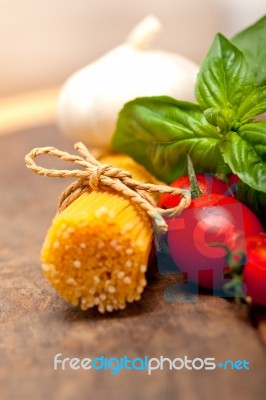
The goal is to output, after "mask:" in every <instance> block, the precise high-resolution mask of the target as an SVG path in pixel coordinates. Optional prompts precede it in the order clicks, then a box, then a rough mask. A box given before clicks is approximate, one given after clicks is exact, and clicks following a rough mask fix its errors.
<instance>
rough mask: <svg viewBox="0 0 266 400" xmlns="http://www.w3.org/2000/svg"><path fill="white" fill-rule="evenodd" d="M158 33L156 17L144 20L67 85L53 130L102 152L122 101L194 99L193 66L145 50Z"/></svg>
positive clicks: (195, 69) (163, 53)
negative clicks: (155, 97)
mask: <svg viewBox="0 0 266 400" xmlns="http://www.w3.org/2000/svg"><path fill="white" fill-rule="evenodd" d="M160 29H161V24H160V22H159V20H158V19H157V18H155V17H153V16H149V17H146V18H145V19H144V20H143V21H142V22H141V23H140V24H139V25H138V26H137V27H136V28H135V29H134V30H133V32H132V33H131V34H130V35H129V37H128V39H127V40H126V42H125V43H124V44H122V45H120V46H118V47H116V48H114V49H113V50H111V51H109V52H108V53H106V54H105V55H104V56H102V57H101V58H99V59H98V60H96V61H94V62H93V63H91V64H89V65H88V66H86V67H84V68H82V69H81V70H79V71H77V72H76V73H74V74H73V75H72V76H71V77H70V78H69V79H68V80H67V81H66V83H65V84H64V86H63V88H62V90H61V93H60V96H59V102H58V126H59V129H60V130H61V131H62V132H63V133H64V134H65V135H66V136H68V137H69V138H71V139H72V140H74V141H77V140H81V141H83V142H84V143H85V144H86V145H87V146H88V147H90V148H93V147H94V148H95V147H96V148H97V147H98V148H102V149H104V148H105V149H106V148H108V147H109V146H110V142H111V137H112V134H113V131H114V128H115V123H116V119H117V114H118V112H119V111H120V109H121V108H122V107H123V105H124V103H126V102H127V101H130V100H132V99H134V98H136V97H141V96H154V95H168V96H172V97H174V98H178V99H181V100H193V99H194V85H195V81H196V75H197V72H198V69H199V67H198V65H196V64H195V63H194V62H192V61H190V60H188V59H187V58H185V57H183V56H181V55H177V54H173V53H169V52H166V51H161V50H147V48H148V47H149V44H150V42H151V41H152V40H153V38H154V37H155V36H156V34H157V33H158V32H159V31H160Z"/></svg>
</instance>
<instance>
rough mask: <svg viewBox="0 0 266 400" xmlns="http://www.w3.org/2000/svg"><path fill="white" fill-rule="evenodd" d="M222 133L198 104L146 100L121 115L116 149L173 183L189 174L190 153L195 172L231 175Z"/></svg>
mask: <svg viewBox="0 0 266 400" xmlns="http://www.w3.org/2000/svg"><path fill="white" fill-rule="evenodd" d="M221 136H222V135H221V133H220V132H218V131H217V129H216V128H215V127H214V126H212V125H211V124H209V123H208V122H207V121H206V119H205V117H204V115H203V113H202V111H201V109H200V107H199V106H198V105H196V104H193V103H189V102H185V101H178V100H175V99H172V98H171V97H166V96H162V97H144V98H138V99H136V100H133V101H131V102H129V103H127V104H126V105H125V106H124V108H123V109H122V111H121V112H120V114H119V118H118V122H117V127H116V131H115V133H114V136H113V142H112V145H113V147H114V148H115V149H116V150H118V151H120V152H122V153H126V154H128V155H129V156H131V157H132V158H134V159H135V160H136V161H138V162H139V163H140V164H142V165H144V166H145V167H146V168H147V169H148V170H149V171H150V172H151V173H153V174H154V175H155V176H156V177H157V178H159V179H161V180H163V181H165V182H167V183H170V182H172V181H173V180H174V179H175V178H177V177H179V176H182V175H184V174H186V172H187V161H186V154H187V153H189V154H190V157H191V159H192V161H193V164H194V168H195V170H196V172H207V171H210V172H216V171H221V172H226V171H227V172H228V171H229V169H228V166H227V165H225V164H224V162H223V158H222V156H221V153H220V150H219V144H218V143H219V139H220V138H221Z"/></svg>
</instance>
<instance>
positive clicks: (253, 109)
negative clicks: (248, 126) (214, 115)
mask: <svg viewBox="0 0 266 400" xmlns="http://www.w3.org/2000/svg"><path fill="white" fill-rule="evenodd" d="M265 111H266V86H262V87H259V88H257V89H255V90H254V91H253V92H251V93H250V94H249V95H248V96H247V97H246V98H245V100H244V101H243V103H242V104H241V106H240V107H239V110H238V113H237V119H239V120H240V123H241V124H245V123H247V122H250V121H251V120H252V118H253V117H255V116H256V115H260V114H262V113H264V112H265Z"/></svg>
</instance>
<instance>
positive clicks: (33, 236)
mask: <svg viewBox="0 0 266 400" xmlns="http://www.w3.org/2000/svg"><path fill="white" fill-rule="evenodd" d="M47 145H49V146H50V145H52V146H59V147H60V148H62V149H68V150H71V151H72V149H71V146H70V145H69V144H67V143H66V142H65V140H63V139H62V138H61V137H60V136H59V135H58V133H57V131H56V129H55V128H53V127H47V128H40V129H37V130H35V131H29V132H20V133H18V134H13V135H10V136H5V137H2V138H0V165H1V168H0V190H1V197H0V226H1V230H0V246H1V247H0V266H1V268H0V274H1V275H0V314H1V322H0V399H1V400H24V399H27V400H48V399H49V400H53V399H56V400H57V399H58V400H61V399H62V400H72V399H92V398H95V399H117V398H124V399H129V400H131V399H156V400H157V399H158V400H163V399H170V400H171V399H182V400H183V399H185V400H186V399H189V400H194V399H200V400H201V399H202V400H209V399H217V400H220V399H221V400H224V399H228V398H229V399H241V400H245V399H256V400H262V399H265V389H266V386H265V383H266V370H265V368H266V353H265V343H266V313H265V310H263V309H257V310H253V312H252V315H251V318H248V316H247V315H246V314H245V313H243V312H242V313H241V312H239V311H238V310H237V309H236V308H235V306H234V304H233V303H230V302H229V301H227V300H224V299H221V298H215V297H213V296H211V295H209V294H201V295H200V297H199V301H197V302H195V303H189V302H187V303H180V302H167V301H165V300H164V291H165V289H166V288H167V287H169V286H170V285H174V284H175V283H176V281H177V276H176V275H175V274H173V275H164V276H163V275H160V274H159V273H158V272H157V271H156V268H153V269H152V271H151V272H150V274H149V284H148V287H147V288H146V290H145V293H144V295H143V298H142V300H141V301H140V302H138V303H135V304H131V305H130V306H128V308H127V309H126V310H124V311H119V312H115V313H113V314H112V315H109V314H108V315H100V314H99V313H98V312H97V311H95V310H90V311H87V312H81V311H78V310H76V309H74V308H72V307H70V306H69V305H68V304H66V303H65V302H64V301H63V300H62V299H60V298H59V297H58V296H57V294H56V293H55V292H54V291H53V289H51V288H50V286H49V284H48V283H47V281H46V280H45V279H44V278H43V276H42V273H41V269H40V262H39V252H40V247H41V244H42V240H43V237H44V235H45V232H46V230H47V228H48V227H49V224H50V221H51V218H52V216H53V214H54V212H55V206H56V202H57V198H58V196H59V194H60V192H61V191H62V190H63V189H64V187H65V186H66V184H68V183H69V182H66V181H64V180H63V179H61V180H60V179H51V178H44V177H37V176H35V175H34V174H33V173H31V172H30V171H28V170H26V168H25V165H24V155H25V154H26V152H28V151H29V150H30V149H31V148H33V147H38V146H47ZM44 163H46V165H48V164H47V162H46V161H44ZM53 165H56V162H54V161H53ZM56 353H62V354H63V356H64V357H80V358H83V357H90V358H92V357H97V356H99V355H105V356H107V357H121V356H123V355H127V356H128V357H143V356H144V355H148V356H150V357H159V356H160V355H163V356H164V357H169V358H172V359H173V358H175V357H183V356H184V355H187V356H189V357H192V358H194V357H202V358H205V357H215V358H216V361H225V360H226V359H233V360H237V359H246V360H248V361H249V362H250V366H251V369H250V371H236V370H235V371H230V370H229V371H224V370H222V369H219V368H217V369H215V370H214V371H209V372H208V371H202V370H201V371H188V370H181V371H175V370H172V371H169V370H167V369H164V370H163V371H161V370H160V371H155V372H154V373H153V374H152V375H151V376H148V375H147V372H146V371H121V372H119V374H118V375H112V374H111V371H92V370H90V371H82V372H81V371H80V370H79V371H72V370H65V371H54V370H53V357H54V355H55V354H56Z"/></svg>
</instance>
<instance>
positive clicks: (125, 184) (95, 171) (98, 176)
mask: <svg viewBox="0 0 266 400" xmlns="http://www.w3.org/2000/svg"><path fill="white" fill-rule="evenodd" d="M74 148H75V149H76V150H77V151H78V153H79V154H80V156H78V155H71V154H69V153H67V152H64V151H61V150H58V149H56V148H55V147H40V148H35V149H33V150H31V151H30V152H29V153H28V154H27V155H26V156H25V161H26V166H27V168H29V169H31V170H32V171H34V172H35V173H36V174H38V175H43V176H50V177H60V178H77V179H78V180H77V181H75V182H74V183H72V184H71V185H69V186H68V187H67V188H66V189H65V190H64V192H63V193H62V195H61V197H60V200H59V205H58V212H61V211H62V210H64V209H65V208H66V207H67V206H68V205H69V204H71V203H72V202H73V201H74V200H76V199H77V198H78V197H79V196H80V195H81V194H82V193H84V192H86V191H88V188H90V189H92V190H99V189H102V190H110V189H112V190H114V191H115V192H117V193H121V194H122V195H123V196H125V197H127V198H128V199H130V201H131V202H132V203H134V204H136V205H138V206H139V207H140V208H141V209H142V210H144V211H145V212H146V213H147V214H148V215H149V216H150V217H151V218H152V221H153V222H154V227H155V233H157V234H163V233H166V232H167V229H168V227H167V223H166V221H165V220H164V218H163V217H174V216H176V215H178V214H180V213H181V211H183V210H184V209H186V208H187V207H189V205H190V203H191V193H190V191H188V190H186V189H180V188H173V187H170V186H165V185H155V184H151V183H142V182H139V181H137V180H135V179H133V178H132V174H131V173H130V172H127V171H124V170H122V169H120V168H115V167H112V166H111V165H107V164H102V163H101V162H99V161H98V160H96V159H95V158H94V157H93V156H92V154H91V153H90V152H89V150H88V149H87V148H86V146H85V145H84V144H83V143H81V142H79V143H76V144H75V145H74ZM41 155H49V156H53V157H57V158H60V159H61V160H63V161H68V162H72V163H73V164H75V165H77V166H79V167H82V168H83V170H82V169H73V170H59V169H48V168H43V167H41V166H39V165H37V164H36V163H35V162H34V159H35V158H37V157H39V156H41ZM150 193H162V194H163V193H168V194H174V195H180V197H181V200H180V203H179V204H178V206H177V207H174V208H169V209H162V208H159V207H157V206H156V203H155V201H154V200H153V198H152V197H151V196H150V195H149V194H150Z"/></svg>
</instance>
